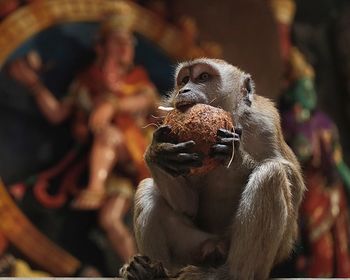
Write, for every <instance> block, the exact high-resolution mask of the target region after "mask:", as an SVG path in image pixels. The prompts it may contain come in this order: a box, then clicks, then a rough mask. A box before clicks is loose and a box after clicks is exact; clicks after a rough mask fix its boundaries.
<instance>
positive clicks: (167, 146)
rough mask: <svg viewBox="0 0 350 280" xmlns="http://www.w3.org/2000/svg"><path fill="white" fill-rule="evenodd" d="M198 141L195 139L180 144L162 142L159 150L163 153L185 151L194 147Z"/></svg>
mask: <svg viewBox="0 0 350 280" xmlns="http://www.w3.org/2000/svg"><path fill="white" fill-rule="evenodd" d="M194 145H196V143H195V142H194V141H187V142H182V143H178V144H171V143H160V144H159V145H158V151H159V152H161V153H168V154H171V153H183V152H187V151H188V150H189V149H190V148H192V147H193V146H194Z"/></svg>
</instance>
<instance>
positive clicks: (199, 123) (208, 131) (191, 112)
mask: <svg viewBox="0 0 350 280" xmlns="http://www.w3.org/2000/svg"><path fill="white" fill-rule="evenodd" d="M164 124H165V125H169V126H170V127H171V133H170V136H171V138H172V139H173V140H175V141H176V142H186V141H190V140H193V141H195V142H196V145H195V146H194V148H193V149H192V152H196V153H201V154H203V155H204V159H203V165H202V166H201V167H196V168H192V169H191V172H190V173H191V174H205V173H207V172H209V171H211V170H213V169H214V168H215V167H217V166H218V165H219V163H220V162H219V161H218V160H216V159H213V158H211V157H209V151H210V148H211V146H212V145H214V144H215V143H216V139H217V131H218V130H219V129H220V128H224V129H227V130H232V129H233V127H234V126H233V120H232V117H231V115H230V114H229V113H228V112H226V111H224V110H222V109H220V108H217V107H213V106H210V105H206V104H195V105H193V106H191V107H187V108H185V109H184V110H179V109H174V110H172V111H170V112H169V113H168V114H167V116H166V117H165V119H164Z"/></svg>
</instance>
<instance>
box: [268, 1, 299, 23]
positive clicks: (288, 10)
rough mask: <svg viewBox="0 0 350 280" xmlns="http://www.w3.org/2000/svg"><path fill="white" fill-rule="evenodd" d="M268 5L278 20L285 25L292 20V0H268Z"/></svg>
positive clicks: (293, 7) (293, 12)
mask: <svg viewBox="0 0 350 280" xmlns="http://www.w3.org/2000/svg"><path fill="white" fill-rule="evenodd" d="M270 5H271V8H272V11H273V13H274V16H275V18H276V20H277V21H278V22H280V23H284V24H287V25H290V24H291V23H292V22H293V19H294V15H295V9H296V6H295V3H294V0H270Z"/></svg>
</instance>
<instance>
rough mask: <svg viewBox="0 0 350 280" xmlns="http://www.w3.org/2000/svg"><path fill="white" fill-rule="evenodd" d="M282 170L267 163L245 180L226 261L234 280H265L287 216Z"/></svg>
mask: <svg viewBox="0 0 350 280" xmlns="http://www.w3.org/2000/svg"><path fill="white" fill-rule="evenodd" d="M290 200H291V190H290V182H289V180H288V177H287V174H286V172H285V166H284V164H283V163H281V162H279V161H278V160H268V161H265V162H264V163H262V164H261V165H260V166H258V167H257V168H256V169H255V170H254V172H253V173H252V174H251V176H250V177H249V181H248V183H247V185H246V186H245V189H244V191H243V193H242V197H241V200H240V203H239V207H238V211H237V213H236V216H235V218H234V222H233V226H232V238H231V246H230V251H229V256H228V259H227V264H228V269H229V273H230V275H231V276H232V277H236V278H237V279H267V278H268V276H269V273H270V271H271V269H272V266H273V264H274V261H275V259H276V255H277V252H278V251H279V249H280V246H282V247H283V244H281V242H282V240H283V239H284V236H285V234H286V228H287V222H288V220H289V216H290V215H292V214H291V209H290V205H291V202H290Z"/></svg>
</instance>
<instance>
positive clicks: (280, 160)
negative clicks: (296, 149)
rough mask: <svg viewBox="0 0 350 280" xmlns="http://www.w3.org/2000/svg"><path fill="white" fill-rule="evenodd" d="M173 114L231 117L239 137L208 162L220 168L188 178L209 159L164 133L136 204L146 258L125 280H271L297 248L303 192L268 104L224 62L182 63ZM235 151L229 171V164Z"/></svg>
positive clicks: (157, 138)
mask: <svg viewBox="0 0 350 280" xmlns="http://www.w3.org/2000/svg"><path fill="white" fill-rule="evenodd" d="M167 102H168V104H167V105H168V106H175V108H178V109H181V108H185V107H186V106H191V105H194V104H197V103H202V104H210V105H211V106H215V107H218V108H221V109H223V110H225V111H227V112H229V113H230V114H231V116H232V118H233V120H234V123H235V127H236V128H237V129H236V130H235V131H229V130H225V129H219V130H218V132H217V141H216V143H215V144H214V145H213V146H212V147H211V152H210V155H211V156H212V157H214V158H217V159H218V160H220V162H221V163H222V164H221V165H220V166H219V167H217V168H215V169H214V170H212V171H209V172H208V173H206V174H203V175H196V176H195V175H190V174H189V171H190V169H191V168H193V167H197V166H201V164H202V161H203V155H200V154H198V153H193V152H192V151H191V148H192V147H193V146H194V145H195V142H194V141H187V142H180V143H176V142H175V141H172V140H171V139H169V133H170V131H171V128H170V127H169V126H165V125H163V126H160V127H159V128H158V129H157V130H155V132H154V134H153V140H152V143H151V144H150V145H149V147H148V148H147V150H146V153H145V161H146V163H147V165H148V167H149V170H150V173H151V178H147V179H144V180H143V181H141V183H140V184H139V187H138V189H137V192H136V195H135V209H134V230H135V236H136V240H137V245H138V249H139V252H140V255H138V256H135V257H134V258H133V259H132V260H131V262H130V263H129V264H126V265H125V266H124V267H123V268H122V269H121V270H120V274H121V276H122V277H124V279H137V280H140V279H143V280H146V279H168V278H170V277H173V278H174V279H178V280H190V279H191V280H199V279H201V280H229V279H267V278H268V277H269V274H270V272H271V270H272V268H273V266H274V265H276V264H278V263H279V262H281V261H282V260H284V259H285V258H287V257H288V256H289V254H290V253H291V251H292V249H293V244H294V242H295V240H296V238H297V232H298V227H297V219H298V208H299V205H300V203H301V200H302V197H303V192H304V191H305V185H304V182H303V177H302V173H301V168H300V165H299V163H298V161H297V159H296V157H295V155H294V154H293V152H292V151H291V149H290V148H289V147H288V145H287V144H286V142H285V140H284V138H283V135H282V131H281V125H280V116H279V113H278V110H277V109H276V108H275V106H274V104H273V102H272V101H270V100H269V99H267V98H265V97H263V96H261V95H258V94H256V93H255V86H254V82H253V80H252V78H251V76H250V75H249V74H247V73H245V72H244V71H242V70H240V69H239V68H237V67H235V66H233V65H231V64H229V63H227V62H225V61H224V60H218V59H208V58H200V59H195V60H191V61H187V62H183V63H180V64H179V65H178V67H177V69H176V71H175V86H174V89H173V91H172V93H171V95H170V97H169V98H168V99H167ZM233 149H234V151H235V156H234V160H233V162H232V164H231V165H230V166H229V167H227V166H226V165H225V163H226V162H227V161H228V159H229V158H230V157H231V154H232V152H233Z"/></svg>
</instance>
